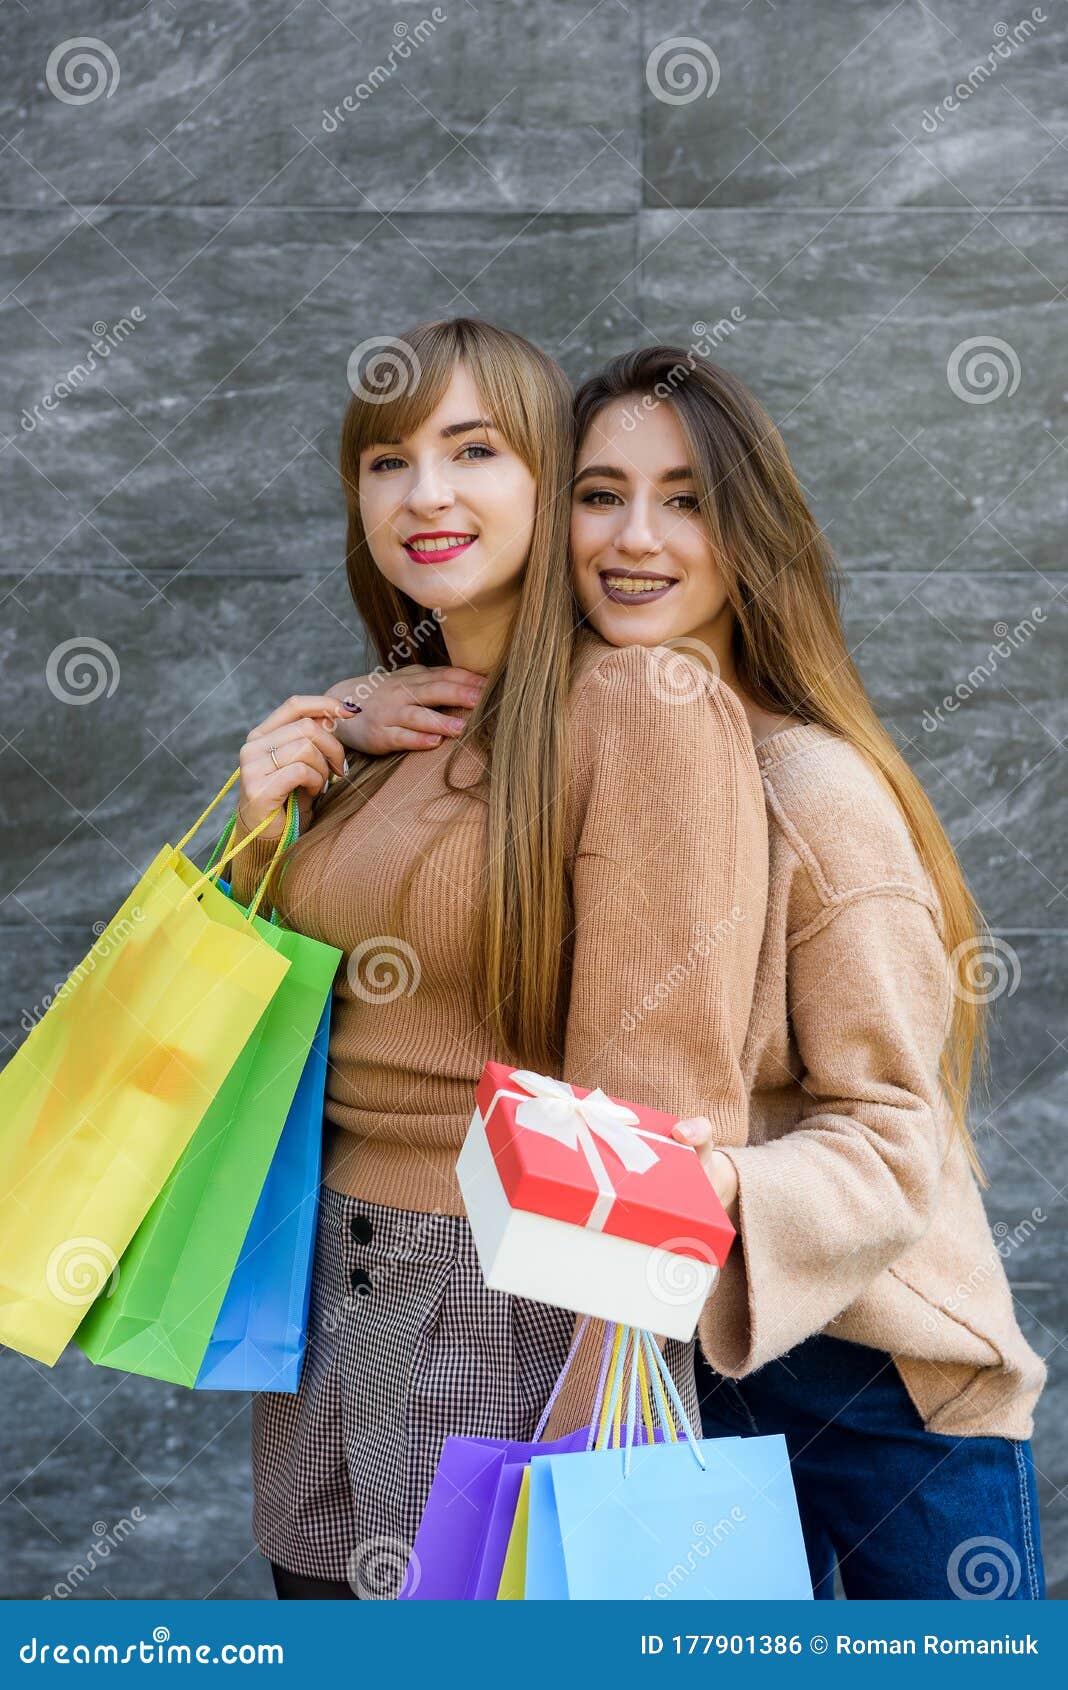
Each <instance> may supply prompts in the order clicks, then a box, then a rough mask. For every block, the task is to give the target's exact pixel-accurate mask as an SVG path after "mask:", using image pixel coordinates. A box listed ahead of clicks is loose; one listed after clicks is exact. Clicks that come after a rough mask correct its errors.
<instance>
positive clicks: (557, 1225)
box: [456, 1108, 719, 1342]
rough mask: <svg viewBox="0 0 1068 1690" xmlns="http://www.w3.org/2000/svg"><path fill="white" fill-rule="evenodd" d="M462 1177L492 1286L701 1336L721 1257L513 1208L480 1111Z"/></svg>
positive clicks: (460, 1166) (682, 1335)
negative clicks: (700, 1256) (699, 1327)
mask: <svg viewBox="0 0 1068 1690" xmlns="http://www.w3.org/2000/svg"><path fill="white" fill-rule="evenodd" d="M456 1174H457V1178H458V1180H459V1183H460V1191H461V1193H462V1195H463V1200H464V1206H465V1208H466V1210H467V1218H468V1221H469V1222H470V1225H471V1231H472V1233H473V1234H474V1239H475V1245H476V1248H477V1250H478V1259H479V1262H480V1264H481V1267H482V1272H483V1274H484V1276H485V1279H486V1283H487V1285H489V1286H490V1287H491V1288H492V1289H493V1290H495V1291H508V1292H510V1293H511V1294H512V1295H513V1296H517V1297H526V1298H529V1299H531V1300H532V1301H534V1302H539V1303H551V1304H553V1305H554V1306H556V1307H557V1308H564V1309H573V1310H574V1311H575V1312H576V1313H577V1314H589V1315H593V1316H594V1317H596V1318H597V1319H600V1320H606V1321H611V1322H615V1323H618V1324H620V1325H622V1326H636V1327H639V1328H642V1329H644V1330H646V1331H650V1332H656V1333H660V1334H663V1335H664V1336H665V1337H668V1338H679V1339H681V1340H682V1341H683V1342H687V1341H688V1340H689V1339H690V1338H692V1337H693V1335H694V1332H695V1331H696V1328H697V1320H698V1316H699V1315H700V1313H701V1309H702V1308H703V1306H704V1303H705V1300H706V1299H707V1297H708V1296H709V1294H710V1292H711V1291H712V1289H713V1287H714V1285H715V1283H716V1279H717V1277H718V1274H719V1269H718V1267H717V1265H716V1263H715V1261H702V1260H698V1258H697V1257H696V1256H694V1255H689V1254H678V1253H676V1252H675V1251H672V1250H666V1249H662V1248H658V1247H656V1246H654V1245H650V1244H645V1243H639V1242H637V1241H636V1240H635V1239H632V1238H621V1237H616V1236H614V1235H612V1234H610V1233H606V1232H604V1231H599V1230H596V1229H595V1228H593V1227H591V1226H589V1225H584V1226H578V1225H575V1224H574V1223H573V1222H571V1221H565V1220H557V1219H555V1218H554V1217H552V1216H549V1215H543V1214H537V1213H535V1212H533V1211H531V1210H527V1209H519V1208H513V1206H512V1204H511V1202H510V1201H509V1198H508V1194H507V1192H506V1191H505V1188H504V1184H503V1182H502V1180H501V1176H500V1173H499V1172H498V1170H497V1164H496V1162H495V1161H494V1157H493V1152H492V1151H491V1149H490V1145H489V1141H488V1139H487V1137H486V1128H485V1125H484V1123H483V1119H482V1113H481V1111H480V1110H479V1109H477V1108H476V1110H475V1112H474V1114H473V1116H472V1117H471V1125H470V1127H469V1128H468V1132H467V1137H466V1139H465V1140H464V1145H463V1149H462V1150H461V1152H460V1156H459V1160H458V1161H457V1164H456ZM691 1242H692V1241H691ZM709 1254H711V1252H709Z"/></svg>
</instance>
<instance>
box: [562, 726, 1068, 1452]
mask: <svg viewBox="0 0 1068 1690" xmlns="http://www.w3.org/2000/svg"><path fill="white" fill-rule="evenodd" d="M757 761H758V763H759V765H760V770H761V775H762V777H763V783H764V793H765V797H766V799H767V807H768V824H769V853H770V874H769V890H768V913H767V923H766V927H765V932H764V942H763V947H762V950H761V955H760V965H759V968H758V971H757V984H756V992H755V996H754V1002H753V1014H752V1019H751V1022H750V1026H749V1035H748V1038H747V1040H746V1046H745V1053H744V1056H743V1067H744V1070H745V1075H746V1079H747V1081H748V1083H749V1085H750V1087H751V1092H752V1096H751V1100H750V1113H749V1135H748V1142H746V1143H744V1144H741V1143H736V1142H732V1141H729V1140H721V1147H722V1148H723V1149H724V1150H725V1152H726V1154H727V1155H728V1156H729V1157H730V1159H731V1161H732V1162H733V1163H734V1166H735V1169H736V1171H737V1174H738V1237H737V1238H736V1240H735V1242H734V1244H733V1246H732V1248H731V1252H730V1255H729V1256H728V1258H727V1262H726V1266H725V1267H724V1269H723V1272H722V1273H721V1275H720V1277H719V1281H718V1284H717V1286H716V1289H715V1290H714V1292H713V1294H712V1296H711V1297H710V1298H709V1300H708V1302H707V1303H706V1304H705V1308H704V1311H703V1314H702V1317H701V1321H700V1324H699V1328H698V1334H699V1339H700V1342H701V1345H702V1348H703V1350H704V1353H705V1355H706V1356H707V1358H708V1360H709V1362H710V1363H711V1365H712V1366H713V1367H714V1368H715V1369H716V1371H717V1372H719V1373H721V1374H725V1375H727V1376H728V1377H731V1378H738V1379H740V1378H744V1377H745V1376H746V1375H747V1374H749V1373H752V1372H754V1371H755V1370H756V1369H757V1368H759V1367H761V1366H763V1364H764V1363H765V1362H767V1361H770V1360H772V1359H773V1358H775V1357H777V1356H781V1355H784V1354H786V1353H788V1352H789V1351H790V1350H791V1349H792V1348H793V1347H794V1345H795V1344H799V1343H801V1342H802V1341H803V1340H804V1339H805V1338H808V1337H810V1336H812V1335H813V1334H815V1333H818V1332H822V1333H828V1334H830V1335H831V1336H835V1337H839V1338H847V1339H851V1340H852V1341H853V1342H854V1343H858V1344H867V1345H870V1346H872V1347H873V1348H875V1349H878V1350H883V1351H888V1352H889V1353H890V1354H891V1355H892V1356H893V1358H894V1361H895V1363H896V1365H897V1369H898V1372H899V1373H900V1375H901V1377H902V1379H903V1381H904V1384H905V1387H906V1389H907V1390H908V1392H909V1395H910V1397H911V1399H912V1402H913V1405H914V1406H915V1408H916V1410H917V1412H918V1414H919V1415H920V1417H921V1419H922V1420H923V1423H924V1425H925V1426H926V1428H927V1430H928V1431H931V1432H936V1433H941V1434H945V1435H947V1436H952V1437H977V1436H981V1435H982V1436H1001V1437H1008V1438H1028V1437H1030V1436H1031V1433H1032V1430H1033V1420H1034V1416H1033V1409H1034V1405H1035V1401H1036V1399H1037V1397H1038V1395H1039V1393H1040V1391H1041V1389H1042V1386H1043V1384H1044V1382H1045V1378H1046V1366H1045V1363H1044V1362H1043V1361H1042V1360H1041V1359H1040V1357H1039V1356H1038V1355H1036V1354H1035V1352H1034V1350H1033V1349H1032V1348H1031V1346H1030V1345H1029V1344H1028V1343H1027V1342H1026V1340H1025V1338H1024V1336H1023V1334H1022V1332H1021V1331H1020V1328H1019V1325H1018V1324H1017V1320H1016V1316H1015V1313H1014V1310H1013V1301H1012V1294H1011V1291H1010V1288H1009V1283H1008V1279H1007V1277H1006V1274H1005V1267H1004V1263H1003V1260H1002V1256H1001V1253H1000V1252H999V1250H998V1247H997V1244H996V1243H995V1240H994V1236H993V1233H992V1231H991V1228H990V1224H989V1222H988V1220H987V1217H986V1212H985V1210H984V1207H983V1201H982V1197H981V1195H980V1191H979V1187H978V1185H977V1183H976V1180H975V1177H974V1175H973V1174H972V1171H971V1167H970V1165H969V1164H968V1161H967V1158H966V1156H965V1155H964V1152H963V1150H962V1149H961V1148H960V1143H959V1139H958V1138H957V1137H956V1135H954V1134H953V1133H952V1132H951V1122H950V1118H949V1114H948V1110H947V1106H946V1101H945V1097H944V1094H943V1091H942V1088H941V1085H940V1082H939V1078H938V1056H939V1049H940V1046H941V1041H942V1036H943V1030H944V1028H945V1026H946V1022H947V1018H948V1015H949V1010H950V1005H951V996H950V975H949V968H948V965H947V960H946V955H945V950H944V947H943V945H942V942H941V939H940V937H939V935H940V931H941V910H940V906H939V903H938V899H937V897H936V894H935V891H934V887H933V886H932V884H931V882H930V880H929V878H928V876H927V874H926V872H925V870H924V868H923V865H922V864H921V862H920V860H919V857H918V855H917V853H916V850H915V848H914V846H913V844H912V841H911V838H910V836H909V833H908V830H907V828H906V826H905V822H904V819H903V817H902V815H901V812H900V810H899V808H898V806H897V804H896V803H895V802H894V800H893V798H892V797H891V796H890V794H889V793H888V792H887V791H886V789H885V788H884V787H883V786H882V784H881V782H880V781H879V779H878V777H877V776H876V775H875V773H874V772H873V770H872V768H871V766H870V765H869V764H868V762H867V761H866V759H865V758H864V757H863V756H862V755H861V754H860V752H858V751H856V750H854V748H853V747H852V746H851V745H849V744H848V743H847V742H846V741H845V740H842V739H840V738H839V737H837V736H836V735H834V734H831V733H829V732H828V731H827V730H826V729H824V728H821V727H816V726H810V725H799V726H794V727H788V728H784V729H782V730H780V731H779V732H778V733H775V734H773V735H771V737H770V738H768V739H766V740H764V741H762V742H761V743H760V744H759V745H758V747H757ZM601 1333H603V1327H601V1328H600V1331H598V1330H597V1329H596V1328H595V1327H594V1326H593V1325H592V1324H591V1326H590V1327H589V1328H588V1330H587V1336H586V1339H585V1341H584V1344H583V1347H582V1349H581V1351H580V1353H579V1355H578V1357H577V1358H576V1363H575V1366H574V1368H573V1372H572V1374H571V1375H569V1377H568V1380H567V1382H566V1385H565V1388H564V1390H563V1391H562V1392H561V1396H560V1400H559V1401H558V1403H557V1405H556V1408H555V1409H554V1413H553V1417H552V1419H551V1421H550V1424H549V1426H548V1428H547V1433H548V1435H550V1436H556V1435H558V1434H559V1433H562V1432H565V1431H569V1430H571V1429H572V1428H573V1427H574V1426H577V1425H579V1424H581V1423H582V1419H583V1413H584V1410H585V1406H586V1403H587V1401H588V1400H591V1399H592V1393H593V1390H594V1382H595V1375H596V1365H597V1361H598V1359H599V1345H600V1337H601Z"/></svg>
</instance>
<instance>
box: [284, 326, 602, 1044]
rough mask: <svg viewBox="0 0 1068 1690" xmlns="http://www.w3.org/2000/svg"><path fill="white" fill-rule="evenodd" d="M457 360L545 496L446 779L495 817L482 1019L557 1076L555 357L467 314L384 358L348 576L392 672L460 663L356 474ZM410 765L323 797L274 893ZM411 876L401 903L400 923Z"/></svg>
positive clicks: (562, 648) (359, 412)
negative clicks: (472, 763) (391, 560)
mask: <svg viewBox="0 0 1068 1690" xmlns="http://www.w3.org/2000/svg"><path fill="white" fill-rule="evenodd" d="M457 364H463V365H464V367H465V368H466V369H467V370H468V371H469V373H470V375H471V378H472V380H473V381H474V383H475V386H476V387H477V389H478V392H479V396H480V398H481V399H482V402H483V404H484V406H485V408H486V414H487V415H488V416H489V417H492V419H493V421H494V422H495V424H496V426H497V427H498V429H499V430H500V432H501V434H502V435H503V436H504V438H505V440H506V441H507V442H508V444H509V446H510V447H511V448H512V450H513V451H514V452H515V453H516V455H517V456H518V457H519V458H521V459H522V461H523V462H524V463H525V464H526V466H527V468H528V469H529V470H530V473H531V475H532V476H533V478H534V481H535V483H536V486H537V498H536V510H535V515H534V523H533V530H532V533H531V540H530V550H529V553H528V556H527V562H526V566H525V569H524V574H523V582H522V590H521V594H520V598H519V603H518V608H517V611H516V615H515V619H514V622H513V626H512V634H511V640H510V642H509V645H508V648H507V650H506V652H505V654H504V656H503V657H502V658H501V660H500V662H499V663H498V664H497V666H496V668H495V669H494V670H493V671H492V672H491V674H490V675H489V676H488V678H487V682H486V686H485V687H484V689H483V693H482V697H481V699H480V701H479V703H478V704H477V705H476V706H475V707H474V709H473V710H472V712H471V714H470V716H469V717H468V719H467V725H466V727H465V730H464V732H463V734H462V735H461V736H460V738H459V739H458V740H457V741H456V742H455V744H454V745H453V747H452V749H451V751H450V754H449V756H448V760H447V763H446V770H445V778H446V784H447V785H448V786H449V787H450V789H451V790H454V791H459V790H463V791H466V792H468V793H471V794H473V795H474V796H476V797H478V798H481V800H482V801H484V802H485V804H486V806H487V842H486V853H485V867H484V878H483V888H482V894H483V895H482V907H481V909H480V911H479V917H478V919H477V920H476V921H474V922H472V944H473V947H474V954H473V957H472V983H473V986H474V988H475V991H476V995H477V999H478V1003H479V1013H480V1014H481V1016H482V1017H483V1019H484V1021H485V1024H486V1025H487V1027H488V1028H489V1030H490V1034H491V1037H492V1038H493V1039H494V1041H495V1043H496V1044H497V1045H498V1047H499V1048H500V1052H501V1055H502V1056H504V1055H510V1056H512V1057H513V1058H514V1059H515V1060H516V1061H517V1062H519V1063H522V1064H525V1065H526V1066H529V1067H534V1068H539V1069H552V1068H558V1067H559V1063H560V1061H561V1058H562V1043H563V1025H564V1010H565V1005H566V996H567V980H566V958H567V955H568V946H567V933H568V928H569V925H570V922H569V913H568V897H567V876H566V872H565V862H564V822H563V793H564V789H565V785H566V781H565V779H564V775H565V772H566V765H565V759H566V741H565V731H566V704H567V694H568V688H569V685H570V677H571V664H572V655H573V645H574V633H575V627H576V623H577V610H576V606H575V601H574V597H573V594H572V591H571V585H570V581H569V578H568V569H567V529H568V514H569V488H570V479H571V473H572V460H573V450H574V437H573V423H572V412H571V391H570V388H569V385H568V382H567V378H566V376H565V375H564V373H563V371H562V370H561V369H560V367H559V366H558V365H557V364H556V363H554V361H553V360H552V359H551V358H550V357H548V356H547V354H545V353H544V352H542V351H540V350H539V348H538V347H536V346H534V345H533V344H532V343H531V342H530V341H528V340H525V339H523V337H522V336H520V335H517V334H513V333H511V332H510V331H509V330H507V329H502V328H498V327H495V326H494V325H493V324H491V323H487V322H483V321H480V320H478V319H474V318H468V317H458V318H453V319H451V320H448V321H441V322H430V323H421V324H418V325H417V326H416V327H414V328H411V329H408V330H407V331H406V332H405V333H404V334H402V335H400V336H398V337H397V338H396V339H395V340H394V341H393V342H392V347H387V348H386V356H385V358H381V357H380V358H379V359H377V360H376V372H385V373H384V374H383V375H382V379H381V383H380V389H379V390H376V391H375V392H374V395H373V398H371V399H369V398H368V397H367V396H366V394H365V393H361V392H359V391H354V393H353V396H352V398H351V399H350V400H349V402H348V408H347V410H346V412H345V418H344V422H343V424H342V430H341V446H340V454H339V468H340V471H341V480H342V484H343V486H344V490H345V499H346V504H347V508H348V534H347V543H346V570H347V574H348V581H349V590H350V592H351V594H352V597H353V601H354V603H355V605H356V609H357V611H358V612H359V614H360V616H361V617H362V618H363V621H364V623H365V625H366V628H367V631H368V634H369V637H370V641H371V643H372V644H373V646H374V648H375V649H376V651H377V653H378V657H379V661H380V663H381V664H382V665H383V666H384V667H385V668H387V669H393V668H397V667H399V666H401V665H402V664H403V663H409V662H418V663H423V664H426V665H427V666H432V665H440V664H447V663H448V661H449V656H448V651H447V648H446V644H445V639H444V636H443V634H442V630H441V627H440V625H439V624H438V622H437V619H436V618H435V617H434V615H433V614H432V612H431V611H430V610H428V609H427V608H425V607H424V606H421V605H419V604H416V603H415V601H414V600H413V599H410V598H409V597H408V596H407V595H406V594H405V593H402V592H400V591H399V590H398V589H397V588H396V587H394V586H393V584H392V583H391V582H390V581H388V580H387V579H386V577H385V576H384V575H383V574H382V572H381V571H380V570H379V569H378V567H377V566H376V564H375V561H374V558H373V556H372V554H371V549H370V546H369V543H368V538H367V533H366V531H365V529H364V525H363V520H362V518H361V514H360V501H359V464H360V454H361V452H362V451H363V450H364V449H365V448H366V446H368V445H369V444H371V443H373V442H374V441H376V440H403V439H405V438H406V437H407V436H408V435H410V434H411V433H412V432H413V431H414V430H415V429H417V428H419V427H420V426H421V424H422V423H423V422H424V421H425V420H426V418H427V417H428V416H430V415H431V413H432V412H433V411H434V409H435V407H436V406H437V405H438V404H439V402H440V400H441V398H442V395H443V394H444V392H445V390H446V388H447V387H448V384H449V381H450V379H451V377H452V373H453V370H454V369H455V368H456V366H457ZM398 660H400V661H398ZM463 746H474V747H477V748H478V749H479V750H480V751H481V752H482V753H483V754H484V755H485V758H486V768H485V775H484V778H483V780H482V781H481V782H480V785H479V787H477V788H472V787H471V786H469V785H463V786H457V785H455V784H454V782H453V779H452V776H453V765H454V762H455V759H456V757H457V756H458V754H459V752H460V749H461V747H463ZM405 755H406V753H404V752H396V753H393V754H391V755H389V756H384V757H360V756H357V755H350V757H349V767H348V772H347V773H346V775H345V776H344V777H343V778H341V779H338V780H335V781H334V782H333V783H332V784H331V785H330V787H329V788H328V789H327V791H326V792H325V793H321V794H319V795H318V796H317V797H316V799H315V801H314V804H313V806H312V822H313V823H314V825H313V826H311V827H310V829H309V830H308V831H306V832H305V833H304V834H303V835H302V836H301V837H300V838H299V839H297V840H296V841H295V842H294V843H293V844H292V845H291V846H290V847H289V848H288V850H286V851H285V852H283V853H282V855H281V857H280V858H279V862H278V865H277V866H276V867H275V869H274V872H273V873H272V876H271V884H272V885H275V886H277V885H278V881H279V876H280V875H281V874H282V873H283V871H284V869H285V866H286V863H287V861H288V860H292V861H297V860H303V859H304V858H305V857H309V858H310V857H311V856H313V855H314V854H315V853H316V852H321V851H324V849H325V847H326V846H327V845H328V843H329V841H330V839H331V838H332V836H333V834H334V833H335V832H336V830H337V829H338V828H340V827H343V826H344V824H345V822H346V821H347V820H348V819H349V817H350V816H353V815H355V813H356V812H357V811H358V810H359V809H361V808H362V807H363V805H364V804H366V803H367V802H368V800H369V799H370V798H372V797H373V796H374V794H375V793H376V792H377V791H378V790H379V788H380V787H381V786H382V785H383V784H384V783H385V782H386V781H387V780H388V779H389V777H390V775H391V774H392V773H393V771H394V769H396V768H397V766H398V764H399V763H400V761H401V760H402V758H403V757H404V756H405ZM411 878H412V876H411V874H409V875H408V877H407V881H406V882H405V887H404V888H402V894H401V897H400V898H398V901H397V908H396V910H395V914H394V920H395V921H396V922H397V923H398V925H399V924H400V923H401V921H402V920H403V915H402V913H401V906H402V903H403V898H404V894H405V892H406V890H407V884H408V881H410V880H411ZM267 895H268V896H270V895H271V891H270V885H269V887H268V893H267Z"/></svg>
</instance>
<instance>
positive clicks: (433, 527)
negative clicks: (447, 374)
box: [359, 364, 537, 612]
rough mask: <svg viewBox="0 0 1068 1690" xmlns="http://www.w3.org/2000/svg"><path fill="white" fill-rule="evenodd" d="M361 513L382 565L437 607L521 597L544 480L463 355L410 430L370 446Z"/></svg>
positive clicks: (469, 606)
mask: <svg viewBox="0 0 1068 1690" xmlns="http://www.w3.org/2000/svg"><path fill="white" fill-rule="evenodd" d="M359 497H360V514H361V517H362V520H363V525H364V529H365V531H366V534H367V541H368V545H369V546H370V549H371V555H372V556H373V558H374V560H375V563H376V564H377V566H378V568H379V569H380V570H381V571H382V574H383V575H384V576H385V577H386V578H387V580H389V581H391V582H392V583H393V585H394V586H395V587H398V588H399V589H400V590H401V591H402V592H404V593H407V594H408V596H409V597H410V598H412V599H414V600H415V602H416V604H420V605H424V606H426V607H427V608H428V609H435V608H439V607H440V608H441V609H442V610H443V611H446V612H448V611H453V612H463V611H464V610H479V611H484V610H492V609H500V608H502V607H504V606H506V605H507V604H508V603H510V602H511V601H513V600H515V599H516V598H518V594H519V588H520V583H521V581H522V576H523V570H524V567H525V565H526V561H527V554H528V552H529V550H530V542H531V536H532V533H533V528H534V510H535V503H536V497H537V487H536V484H535V481H534V477H533V476H532V475H531V473H530V471H529V469H528V468H527V466H526V464H524V463H523V462H522V460H521V459H520V458H518V457H517V456H516V454H515V453H514V452H513V451H512V449H511V447H510V446H509V445H508V444H507V442H506V441H505V439H504V437H503V435H501V434H500V433H499V432H498V430H497V428H496V426H495V419H494V418H493V417H491V416H490V415H489V414H488V412H487V408H486V406H485V404H484V403H483V401H482V399H481V398H480V397H479V394H478V390H477V389H476V387H475V384H474V382H473V380H472V379H471V376H470V374H469V372H468V371H467V369H466V368H465V367H464V366H463V365H462V364H457V366H456V368H455V370H454V371H453V375H452V379H451V381H450V383H449V386H448V388H447V389H446V391H445V393H444V394H443V395H442V398H441V402H440V403H439V404H438V406H437V408H436V409H435V410H434V411H433V413H432V414H431V415H430V416H428V417H427V419H426V421H425V422H424V423H423V424H422V425H421V427H420V428H418V429H417V430H415V432H414V433H413V434H411V435H410V436H409V437H408V438H407V439H406V440H392V441H389V440H383V441H378V442H376V443H374V444H372V445H369V446H368V447H367V448H366V450H365V451H363V452H362V453H361V455H360V484H359Z"/></svg>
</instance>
